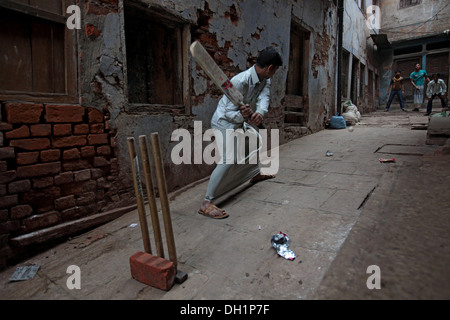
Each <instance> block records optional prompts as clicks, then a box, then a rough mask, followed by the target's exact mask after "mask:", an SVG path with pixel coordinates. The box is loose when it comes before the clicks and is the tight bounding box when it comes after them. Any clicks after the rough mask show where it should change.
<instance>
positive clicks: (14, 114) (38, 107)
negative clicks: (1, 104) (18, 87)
mask: <svg viewBox="0 0 450 320" xmlns="http://www.w3.org/2000/svg"><path fill="white" fill-rule="evenodd" d="M5 110H6V119H7V121H8V122H9V123H39V121H40V119H41V115H42V111H43V110H44V106H43V105H42V104H37V103H5Z"/></svg>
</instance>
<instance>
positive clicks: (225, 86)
mask: <svg viewBox="0 0 450 320" xmlns="http://www.w3.org/2000/svg"><path fill="white" fill-rule="evenodd" d="M190 51H191V54H192V57H193V58H194V60H195V62H197V64H198V65H199V66H200V67H201V68H202V69H203V71H205V73H206V74H207V75H208V77H209V78H210V79H211V80H212V81H213V82H214V83H215V84H216V86H217V87H218V88H219V89H220V91H222V93H223V94H225V95H226V96H227V98H228V99H230V101H231V102H232V103H233V104H234V105H235V106H237V107H238V109H239V107H241V106H243V105H244V102H243V101H244V97H243V95H242V93H240V92H239V90H238V89H236V88H235V87H233V84H232V83H231V81H230V79H228V77H227V76H226V75H225V73H224V72H223V71H222V70H221V69H220V68H219V66H218V65H217V64H216V62H215V61H214V59H213V58H212V57H211V56H210V55H209V53H208V51H206V49H205V48H204V47H203V46H202V45H201V43H200V42H198V41H194V43H192V44H191V47H190ZM236 110H237V109H236Z"/></svg>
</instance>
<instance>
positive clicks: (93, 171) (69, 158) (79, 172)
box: [0, 102, 132, 257]
mask: <svg viewBox="0 0 450 320" xmlns="http://www.w3.org/2000/svg"><path fill="white" fill-rule="evenodd" d="M0 120H1V122H0V255H1V256H4V257H5V256H6V257H7V256H11V255H12V251H13V248H10V247H9V245H8V241H9V239H10V238H12V237H15V236H18V235H21V234H25V233H29V232H32V231H35V230H39V229H43V228H46V227H49V226H52V225H55V224H58V223H63V222H66V221H69V220H74V219H78V218H81V217H84V216H88V215H91V214H95V213H98V212H100V211H102V209H106V208H107V207H108V204H111V203H112V202H114V201H116V202H117V201H118V200H120V199H124V198H126V197H127V196H126V195H124V194H121V195H119V194H118V192H119V191H118V190H117V188H115V187H114V183H113V182H114V180H115V179H116V178H117V175H118V168H117V148H116V144H115V141H114V135H115V130H113V129H111V128H110V127H109V123H108V115H107V114H104V112H101V111H99V110H97V109H94V108H85V107H82V106H77V105H46V104H36V103H16V102H14V103H8V102H6V103H3V104H2V105H1V118H0ZM130 197H132V195H130Z"/></svg>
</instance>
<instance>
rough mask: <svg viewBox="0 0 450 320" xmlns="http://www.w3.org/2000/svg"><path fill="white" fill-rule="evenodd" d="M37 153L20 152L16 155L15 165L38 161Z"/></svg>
mask: <svg viewBox="0 0 450 320" xmlns="http://www.w3.org/2000/svg"><path fill="white" fill-rule="evenodd" d="M38 157H39V152H38V151H35V152H20V153H17V156H16V163H17V164H18V165H24V164H33V163H36V162H37V161H38Z"/></svg>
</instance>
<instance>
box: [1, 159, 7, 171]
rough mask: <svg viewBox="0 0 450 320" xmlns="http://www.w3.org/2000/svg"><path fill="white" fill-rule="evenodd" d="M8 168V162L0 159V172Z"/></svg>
mask: <svg viewBox="0 0 450 320" xmlns="http://www.w3.org/2000/svg"><path fill="white" fill-rule="evenodd" d="M7 170H8V162H6V161H0V172H5V171H7Z"/></svg>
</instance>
